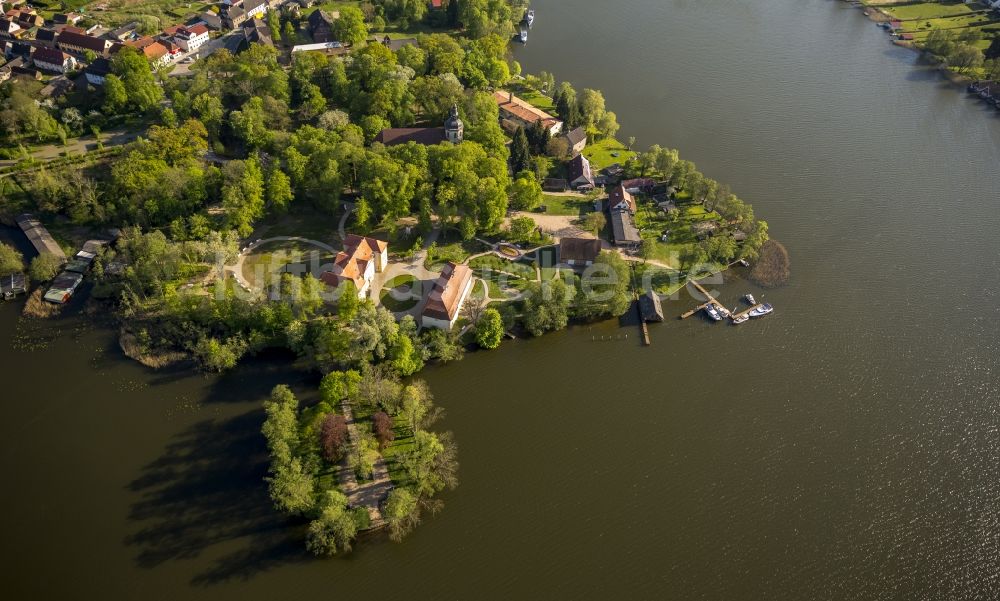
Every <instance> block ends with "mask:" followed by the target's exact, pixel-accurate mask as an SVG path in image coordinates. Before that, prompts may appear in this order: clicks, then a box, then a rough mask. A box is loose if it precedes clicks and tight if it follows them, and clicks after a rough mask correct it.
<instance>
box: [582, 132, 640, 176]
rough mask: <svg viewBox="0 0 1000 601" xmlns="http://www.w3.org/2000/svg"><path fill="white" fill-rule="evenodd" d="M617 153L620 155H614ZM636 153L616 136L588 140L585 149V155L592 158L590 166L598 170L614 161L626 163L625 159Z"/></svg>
mask: <svg viewBox="0 0 1000 601" xmlns="http://www.w3.org/2000/svg"><path fill="white" fill-rule="evenodd" d="M615 154H617V155H618V156H613V155H615ZM635 155H636V153H635V152H633V151H630V150H628V149H626V148H625V145H624V144H622V143H621V142H619V141H618V140H616V139H614V138H604V139H603V140H600V141H597V142H588V144H587V147H586V148H584V149H583V156H585V157H587V158H588V159H589V160H590V166H591V167H592V168H593V170H594V171H598V170H600V169H603V168H604V167H607V166H608V165H611V164H613V163H621V164H623V165H624V164H625V161H627V160H628V159H630V158H631V157H633V156H635Z"/></svg>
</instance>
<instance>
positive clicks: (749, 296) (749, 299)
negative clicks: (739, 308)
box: [743, 294, 757, 305]
mask: <svg viewBox="0 0 1000 601" xmlns="http://www.w3.org/2000/svg"><path fill="white" fill-rule="evenodd" d="M743 298H745V299H746V301H747V302H748V303H750V304H751V305H756V304H757V299H755V298H754V297H753V295H752V294H746V295H744V296H743Z"/></svg>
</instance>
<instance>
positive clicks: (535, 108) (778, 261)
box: [0, 0, 788, 555]
mask: <svg viewBox="0 0 1000 601" xmlns="http://www.w3.org/2000/svg"><path fill="white" fill-rule="evenodd" d="M10 4H11V3H7V4H5V9H6V6H7V5H10ZM170 4H171V3H159V4H157V8H156V9H155V10H151V11H145V12H143V13H141V14H139V13H136V12H134V11H132V10H131V9H130V4H129V3H127V2H124V3H116V2H111V3H107V4H102V7H103V8H104V10H101V11H98V10H97V9H96V7H94V8H91V7H90V6H89V5H83V6H81V7H79V9H78V10H77V11H76V12H70V13H66V12H58V11H56V10H55V9H54V8H53V7H52V6H48V5H45V4H44V3H35V4H33V5H29V4H27V3H25V2H14V3H13V5H12V7H11V8H10V9H9V10H6V12H5V17H4V20H3V21H2V24H3V29H2V30H0V34H5V35H6V39H7V41H5V42H4V47H5V48H6V49H7V54H8V57H9V60H8V61H7V63H6V64H5V65H4V66H3V67H2V68H0V74H2V78H3V79H4V80H5V81H4V83H3V84H2V85H0V124H2V127H3V129H2V132H0V136H2V137H0V141H2V142H3V145H2V147H3V151H2V152H3V154H2V155H0V159H2V161H0V217H2V218H3V219H4V220H5V221H11V222H13V220H14V219H15V217H16V216H18V215H22V214H29V213H30V214H31V215H33V216H34V218H33V219H32V224H33V225H32V227H35V225H34V224H35V223H38V226H37V227H39V228H42V227H44V228H45V230H44V231H45V234H44V236H46V239H47V240H52V241H53V242H52V243H53V244H56V245H57V246H58V247H61V249H60V248H56V249H55V250H65V251H69V252H67V253H66V254H67V255H68V256H74V260H73V261H70V263H68V264H66V263H65V257H61V258H60V256H59V253H58V252H47V253H43V254H40V255H39V256H37V257H35V258H33V259H32V260H31V261H30V263H28V264H27V271H28V273H29V274H30V279H31V280H32V281H33V282H34V284H35V292H34V293H33V294H32V296H31V298H30V299H29V301H28V306H36V307H37V306H39V305H40V304H41V303H48V304H47V305H45V306H59V305H64V304H69V305H72V304H73V303H74V302H87V303H91V305H92V306H96V305H97V304H101V306H106V307H109V308H111V309H112V310H113V311H112V312H113V314H114V315H115V316H116V320H117V323H118V325H119V326H120V328H121V337H120V340H121V346H122V349H123V351H124V352H125V353H126V354H127V355H128V356H130V357H132V358H135V359H137V360H139V361H141V362H143V363H144V364H146V365H149V366H151V367H160V366H163V365H166V364H168V363H172V362H177V361H190V362H192V364H194V365H196V366H197V367H198V368H200V369H203V370H206V371H214V372H218V371H224V370H228V369H231V368H233V367H234V366H236V365H237V363H238V362H239V361H240V359H241V358H243V357H246V356H249V355H253V354H256V353H260V352H262V351H265V350H270V349H281V350H283V351H286V352H291V353H294V355H295V356H296V357H297V358H298V361H301V362H303V363H304V364H306V365H308V366H310V367H311V368H312V369H314V370H315V371H316V372H317V373H318V374H319V377H320V378H321V380H320V385H319V400H318V402H312V403H304V402H300V400H299V399H298V398H296V395H295V394H294V393H293V392H292V390H291V389H289V388H288V387H286V386H277V387H275V388H274V390H273V391H272V394H271V398H270V399H269V400H268V401H267V402H265V404H264V410H265V414H266V417H265V420H264V423H263V426H262V432H263V435H264V437H265V438H266V440H267V446H268V450H269V452H270V457H271V462H270V473H269V476H268V477H267V486H268V487H269V491H270V496H271V499H272V501H273V503H274V506H275V508H276V509H278V510H279V511H282V512H284V513H286V514H288V515H289V516H291V517H292V518H293V520H294V521H295V523H297V524H299V525H300V526H301V527H302V528H303V529H304V538H305V544H306V546H307V547H308V548H309V549H310V550H311V551H313V552H314V553H315V554H317V555H333V554H337V553H342V552H345V551H348V550H349V549H350V548H351V545H352V544H353V543H354V541H355V540H356V538H357V537H358V536H359V534H360V533H362V532H365V531H375V530H382V529H384V530H386V531H388V532H389V535H390V536H391V537H393V538H394V539H399V538H402V537H403V536H404V535H405V534H406V533H407V532H409V531H410V530H411V529H412V528H414V527H415V526H416V525H417V524H418V523H419V521H420V519H421V516H423V515H426V514H427V513H428V512H434V511H437V510H438V509H440V506H441V501H440V500H439V499H438V498H436V495H437V494H438V493H439V492H441V491H442V490H444V489H447V488H451V487H454V486H456V485H457V482H458V479H457V470H458V463H457V451H456V446H455V444H454V442H453V438H452V436H451V435H450V433H447V432H435V431H433V430H432V429H431V428H432V426H433V425H434V424H435V423H436V422H437V421H438V419H439V418H440V417H441V415H442V411H441V409H440V408H439V407H437V406H436V405H435V404H434V402H433V395H432V394H431V391H430V390H429V389H428V387H427V386H426V385H425V384H424V383H423V382H422V381H420V380H418V379H415V378H414V376H415V375H416V374H417V373H418V372H420V370H421V369H422V368H423V367H424V366H425V365H426V364H428V363H432V362H433V363H446V362H449V361H454V360H458V359H461V358H462V355H463V353H464V352H465V350H466V349H469V348H479V349H483V350H490V349H496V348H498V347H500V346H501V345H502V342H503V341H504V340H505V339H506V338H510V337H518V336H538V335H541V334H544V333H546V332H549V331H553V330H558V329H562V328H565V327H566V326H567V325H568V324H569V323H572V322H578V323H585V322H592V321H596V320H600V319H606V318H610V317H618V316H621V315H623V314H625V313H626V312H627V311H628V310H629V309H630V307H631V306H632V303H633V301H634V300H635V299H636V297H637V296H638V294H639V293H647V292H648V293H650V294H653V293H656V292H659V293H666V292H670V291H673V290H676V289H677V288H678V287H679V286H680V285H682V284H683V283H684V282H685V281H686V280H687V278H688V277H690V276H698V275H699V274H702V273H707V272H713V271H716V270H719V269H721V268H724V267H726V266H729V265H731V264H736V263H737V262H741V263H743V264H750V263H756V265H757V267H756V268H755V269H754V271H751V272H750V275H751V276H754V275H755V277H757V278H758V279H761V280H764V281H765V282H767V283H779V282H780V281H782V280H783V279H784V278H786V277H787V267H788V266H787V253H785V252H784V249H783V248H781V247H780V245H777V244H776V243H774V242H773V241H769V235H768V228H767V223H766V222H764V221H761V220H758V219H757V218H756V216H755V215H754V212H753V209H752V207H751V206H750V205H749V204H747V203H745V202H744V201H743V200H741V199H740V198H739V197H737V196H736V195H735V194H733V193H732V191H731V190H730V189H729V187H728V186H726V185H725V184H721V183H719V182H716V181H714V180H712V179H709V178H707V177H705V176H704V175H703V174H702V173H700V172H699V171H698V170H697V168H696V166H695V165H694V164H693V163H691V162H690V161H687V160H684V159H682V158H681V157H680V156H679V154H678V152H677V151H676V150H672V149H670V148H666V147H662V146H660V145H657V144H653V145H651V146H649V147H648V148H647V149H645V150H641V151H640V150H637V149H636V148H635V145H636V140H635V139H634V138H629V139H628V140H627V141H625V142H624V143H623V142H622V141H619V140H618V139H617V138H616V135H617V133H618V130H619V125H618V120H617V116H616V115H615V113H614V112H612V111H610V110H608V108H607V107H606V106H605V100H604V96H603V95H602V94H601V92H600V91H599V90H594V89H589V88H584V89H581V90H579V91H578V90H576V89H575V88H574V87H573V85H571V84H570V83H569V82H566V81H561V82H558V83H557V81H556V77H555V76H554V75H552V74H549V73H539V74H534V75H529V74H522V73H521V68H520V66H519V65H518V64H517V62H516V61H514V60H512V59H511V57H510V56H509V54H508V45H509V43H510V41H511V40H513V39H515V33H517V32H519V31H522V30H524V31H526V30H527V29H528V28H530V26H531V24H532V22H533V19H534V17H535V15H534V13H531V18H530V19H529V18H528V12H527V11H528V7H527V2H526V1H524V0H441V1H438V0H433V1H431V2H422V1H418V2H403V1H399V0H375V1H373V2H353V1H334V2H320V3H315V2H313V1H312V0H283V1H281V0H274V1H270V2H268V1H265V0H241V1H240V2H232V3H230V2H227V3H224V4H220V5H218V6H212V7H210V8H209V9H207V10H203V11H200V12H197V13H191V14H188V11H189V10H190V9H188V6H190V5H188V4H187V3H183V2H176V3H174V5H170ZM537 18H538V19H545V18H549V17H548V16H547V15H542V14H539V15H538V16H537ZM33 231H34V230H33ZM39 231H42V230H39ZM79 248H82V249H83V250H80V251H79V252H76V251H77V249H79ZM74 252H76V255H74ZM0 258H2V259H3V261H2V263H0V265H2V267H3V270H4V271H9V272H10V274H11V275H14V274H15V273H20V272H21V271H22V270H24V268H25V261H24V260H23V257H20V256H18V254H17V253H16V252H15V251H14V250H13V249H11V248H9V247H0ZM65 274H75V275H71V276H68V277H70V278H71V279H72V280H73V286H72V288H71V289H69V288H64V287H60V286H62V284H60V282H61V281H62V280H61V279H60V278H62V276H63V275H65ZM5 275H6V274H4V273H0V277H4V276H5ZM22 279H23V278H22ZM84 279H86V280H89V281H91V282H92V284H93V285H92V286H91V287H88V288H87V292H86V293H85V294H83V293H78V292H77V290H78V286H79V285H80V283H81V282H82V281H83V280H84ZM11 281H12V282H13V281H14V280H13V279H12V280H11ZM18 281H21V280H18ZM45 290H49V291H50V292H51V291H52V290H57V291H58V292H59V294H54V295H53V294H46V293H45ZM651 306H653V307H656V309H655V310H654V311H653V312H654V313H661V311H660V310H659V309H658V307H659V301H658V298H657V299H656V302H655V303H654V304H653V305H651ZM661 317H662V314H661Z"/></svg>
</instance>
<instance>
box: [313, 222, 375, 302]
mask: <svg viewBox="0 0 1000 601" xmlns="http://www.w3.org/2000/svg"><path fill="white" fill-rule="evenodd" d="M388 247H389V243H388V242H384V241H382V240H377V239H375V238H368V237H365V236H358V235H355V234H348V235H347V236H346V237H345V238H344V250H343V251H341V252H339V253H337V256H336V257H335V258H334V260H333V270H331V271H326V272H323V273H321V274H320V277H319V279H320V280H322V281H323V282H324V283H326V284H328V285H330V286H334V287H336V286H339V285H340V284H341V282H343V281H345V280H351V281H352V282H354V285H355V287H357V288H358V289H359V290H360V289H361V288H362V287H363V286H364V283H365V282H364V274H365V269H366V268H367V267H368V263H369V262H370V261H371V260H372V259H373V258H374V256H375V254H376V253H379V254H380V253H381V252H382V251H384V250H385V249H386V248H388Z"/></svg>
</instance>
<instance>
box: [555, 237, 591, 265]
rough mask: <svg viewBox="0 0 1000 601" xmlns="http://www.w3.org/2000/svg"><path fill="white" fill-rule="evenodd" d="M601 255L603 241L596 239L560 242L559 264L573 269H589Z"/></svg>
mask: <svg viewBox="0 0 1000 601" xmlns="http://www.w3.org/2000/svg"><path fill="white" fill-rule="evenodd" d="M600 254H601V241H600V240H598V239H596V238H563V239H561V240H559V262H560V263H565V264H566V265H569V266H571V267H589V266H590V265H593V264H594V261H596V260H597V257H598V255H600Z"/></svg>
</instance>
